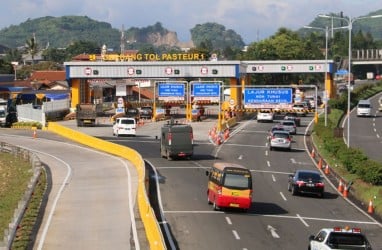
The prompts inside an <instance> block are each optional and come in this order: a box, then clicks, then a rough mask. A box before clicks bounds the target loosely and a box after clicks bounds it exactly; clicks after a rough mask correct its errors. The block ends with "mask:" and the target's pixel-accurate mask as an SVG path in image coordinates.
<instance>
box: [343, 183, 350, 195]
mask: <svg viewBox="0 0 382 250" xmlns="http://www.w3.org/2000/svg"><path fill="white" fill-rule="evenodd" d="M348 194H349V190H348V187H347V186H346V185H344V191H343V193H342V196H343V197H345V198H347V197H348Z"/></svg>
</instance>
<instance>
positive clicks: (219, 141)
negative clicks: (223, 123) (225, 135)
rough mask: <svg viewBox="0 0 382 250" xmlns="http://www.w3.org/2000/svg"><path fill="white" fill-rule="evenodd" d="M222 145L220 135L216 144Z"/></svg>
mask: <svg viewBox="0 0 382 250" xmlns="http://www.w3.org/2000/svg"><path fill="white" fill-rule="evenodd" d="M221 143H222V141H221V138H220V135H218V136H217V137H216V144H217V145H220V144H221Z"/></svg>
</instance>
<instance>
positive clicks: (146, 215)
mask: <svg viewBox="0 0 382 250" xmlns="http://www.w3.org/2000/svg"><path fill="white" fill-rule="evenodd" d="M48 130H49V131H51V132H54V133H57V134H59V135H61V136H64V137H66V138H69V139H71V140H73V141H76V142H79V143H81V144H84V145H86V146H89V147H91V148H95V149H99V150H101V151H104V152H106V153H109V154H113V155H116V156H119V157H122V158H125V159H127V160H129V161H130V162H131V163H132V164H133V165H134V167H135V168H136V169H137V172H138V195H137V201H138V208H139V213H140V217H141V219H142V222H143V225H144V227H145V232H146V237H147V240H148V242H149V245H150V249H155V250H156V249H158V250H159V249H166V245H165V241H164V239H163V235H162V233H161V230H160V226H159V224H158V221H157V219H156V217H155V213H154V210H153V209H152V207H151V205H150V202H149V199H148V197H147V193H146V189H145V163H144V161H143V159H142V156H141V155H140V154H139V153H138V152H137V151H135V150H134V149H131V148H128V147H126V146H122V145H118V144H115V143H112V142H108V141H104V140H101V139H98V138H96V137H93V136H90V135H87V134H84V133H81V132H78V131H75V130H72V129H70V128H67V127H65V126H62V125H59V124H58V123H56V122H50V123H49V124H48Z"/></svg>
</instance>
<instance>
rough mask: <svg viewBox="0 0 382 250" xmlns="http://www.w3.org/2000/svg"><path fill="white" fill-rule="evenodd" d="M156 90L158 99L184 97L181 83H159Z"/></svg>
mask: <svg viewBox="0 0 382 250" xmlns="http://www.w3.org/2000/svg"><path fill="white" fill-rule="evenodd" d="M158 89H159V90H158V96H159V97H184V84H183V83H160V84H159V86H158Z"/></svg>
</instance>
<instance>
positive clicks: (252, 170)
mask: <svg viewBox="0 0 382 250" xmlns="http://www.w3.org/2000/svg"><path fill="white" fill-rule="evenodd" d="M250 171H251V172H258V173H273V174H288V175H289V174H293V173H291V172H278V171H269V170H256V169H250Z"/></svg>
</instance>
